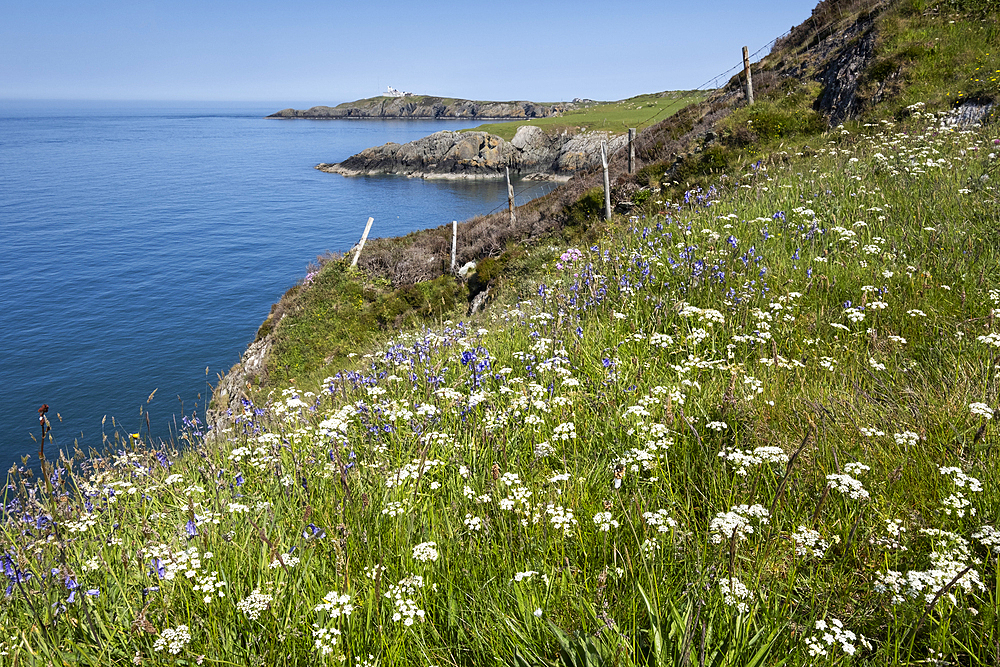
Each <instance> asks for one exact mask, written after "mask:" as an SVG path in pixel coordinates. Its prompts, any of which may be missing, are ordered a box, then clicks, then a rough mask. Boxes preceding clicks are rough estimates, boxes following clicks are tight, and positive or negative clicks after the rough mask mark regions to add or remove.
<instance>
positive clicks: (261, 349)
mask: <svg viewBox="0 0 1000 667" xmlns="http://www.w3.org/2000/svg"><path fill="white" fill-rule="evenodd" d="M271 344H272V338H271V336H270V335H268V336H264V337H263V338H260V339H258V340H255V341H254V342H253V343H251V344H250V345H249V346H248V347H247V349H246V351H245V352H244V353H243V356H242V357H241V358H240V362H239V363H238V364H235V365H234V366H233V367H232V368H230V369H229V372H228V373H226V374H225V375H224V376H222V377H221V378H219V384H217V385H216V386H215V388H214V389H213V390H212V405H211V407H210V408H209V409H208V410H207V411H206V412H205V420H206V421H207V422H208V425H209V426H211V427H212V429H213V430H215V431H218V430H219V429H221V428H223V427H225V426H226V425H228V424H229V423H230V422H231V421H232V416H231V415H232V414H239V413H242V411H243V408H242V405H241V403H240V401H241V400H242V399H244V398H246V397H247V391H246V390H247V388H248V386H249V384H250V383H251V382H253V381H254V380H259V379H264V377H265V374H266V370H267V368H266V364H267V355H268V352H270V351H271Z"/></svg>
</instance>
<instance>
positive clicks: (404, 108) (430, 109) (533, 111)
mask: <svg viewBox="0 0 1000 667" xmlns="http://www.w3.org/2000/svg"><path fill="white" fill-rule="evenodd" d="M578 106H580V104H578V103H574V102H561V103H558V104H539V103H536V102H477V101H474V100H463V99H454V98H447V97H432V96H429V95H408V96H406V97H372V98H369V99H364V100H357V101H355V102H345V103H344V104H339V105H337V106H335V107H327V106H315V107H312V108H309V109H303V110H299V109H283V110H281V111H278V112H276V113H273V114H271V115H269V116H267V118H311V119H314V120H335V119H339V118H428V119H435V118H437V119H443V118H444V119H447V118H468V119H470V120H525V119H530V118H547V117H549V116H558V115H559V114H561V113H562V112H564V111H566V110H568V109H575V108H577V107H578Z"/></svg>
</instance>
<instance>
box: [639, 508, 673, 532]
mask: <svg viewBox="0 0 1000 667" xmlns="http://www.w3.org/2000/svg"><path fill="white" fill-rule="evenodd" d="M642 518H643V519H645V520H646V525H647V526H652V527H654V528H656V530H657V532H660V533H666V532H669V531H670V529H671V528H676V527H677V522H676V521H674V519H673V518H671V517H670V515H669V514H668V513H667V510H665V509H658V510H656V511H655V512H643V513H642Z"/></svg>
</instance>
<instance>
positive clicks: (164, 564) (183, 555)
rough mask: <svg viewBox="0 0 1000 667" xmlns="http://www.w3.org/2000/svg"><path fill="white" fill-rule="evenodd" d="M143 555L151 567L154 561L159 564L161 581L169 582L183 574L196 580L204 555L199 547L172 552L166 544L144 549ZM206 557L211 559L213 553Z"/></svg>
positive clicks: (158, 571)
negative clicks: (199, 550)
mask: <svg viewBox="0 0 1000 667" xmlns="http://www.w3.org/2000/svg"><path fill="white" fill-rule="evenodd" d="M142 555H143V557H144V558H146V559H148V562H149V563H150V565H152V564H153V562H154V560H155V561H156V562H158V564H159V569H158V570H157V573H158V574H159V577H160V578H161V579H166V580H167V581H170V580H172V579H174V578H176V577H177V575H178V574H183V575H184V576H185V577H187V578H188V579H194V577H195V576H196V575H197V574H198V570H200V569H201V559H202V554H200V553H199V552H198V549H197V547H188V548H187V549H181V550H178V551H172V550H171V549H170V547H168V546H167V545H165V544H155V545H152V546H149V547H145V548H143V550H142ZM204 557H205V558H211V557H212V552H210V551H209V552H206V553H205V554H204Z"/></svg>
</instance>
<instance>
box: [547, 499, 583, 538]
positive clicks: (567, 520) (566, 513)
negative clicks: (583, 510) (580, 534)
mask: <svg viewBox="0 0 1000 667" xmlns="http://www.w3.org/2000/svg"><path fill="white" fill-rule="evenodd" d="M545 513H546V514H548V515H549V521H550V522H551V523H552V525H553V526H555V527H556V528H557V529H559V530H561V531H563V534H564V535H565V536H566V537H572V536H573V526H575V525H576V523H577V521H576V518H575V517H574V516H573V510H572V508H568V507H563V506H561V505H553V504H552V503H549V504H548V505H546V506H545Z"/></svg>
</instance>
